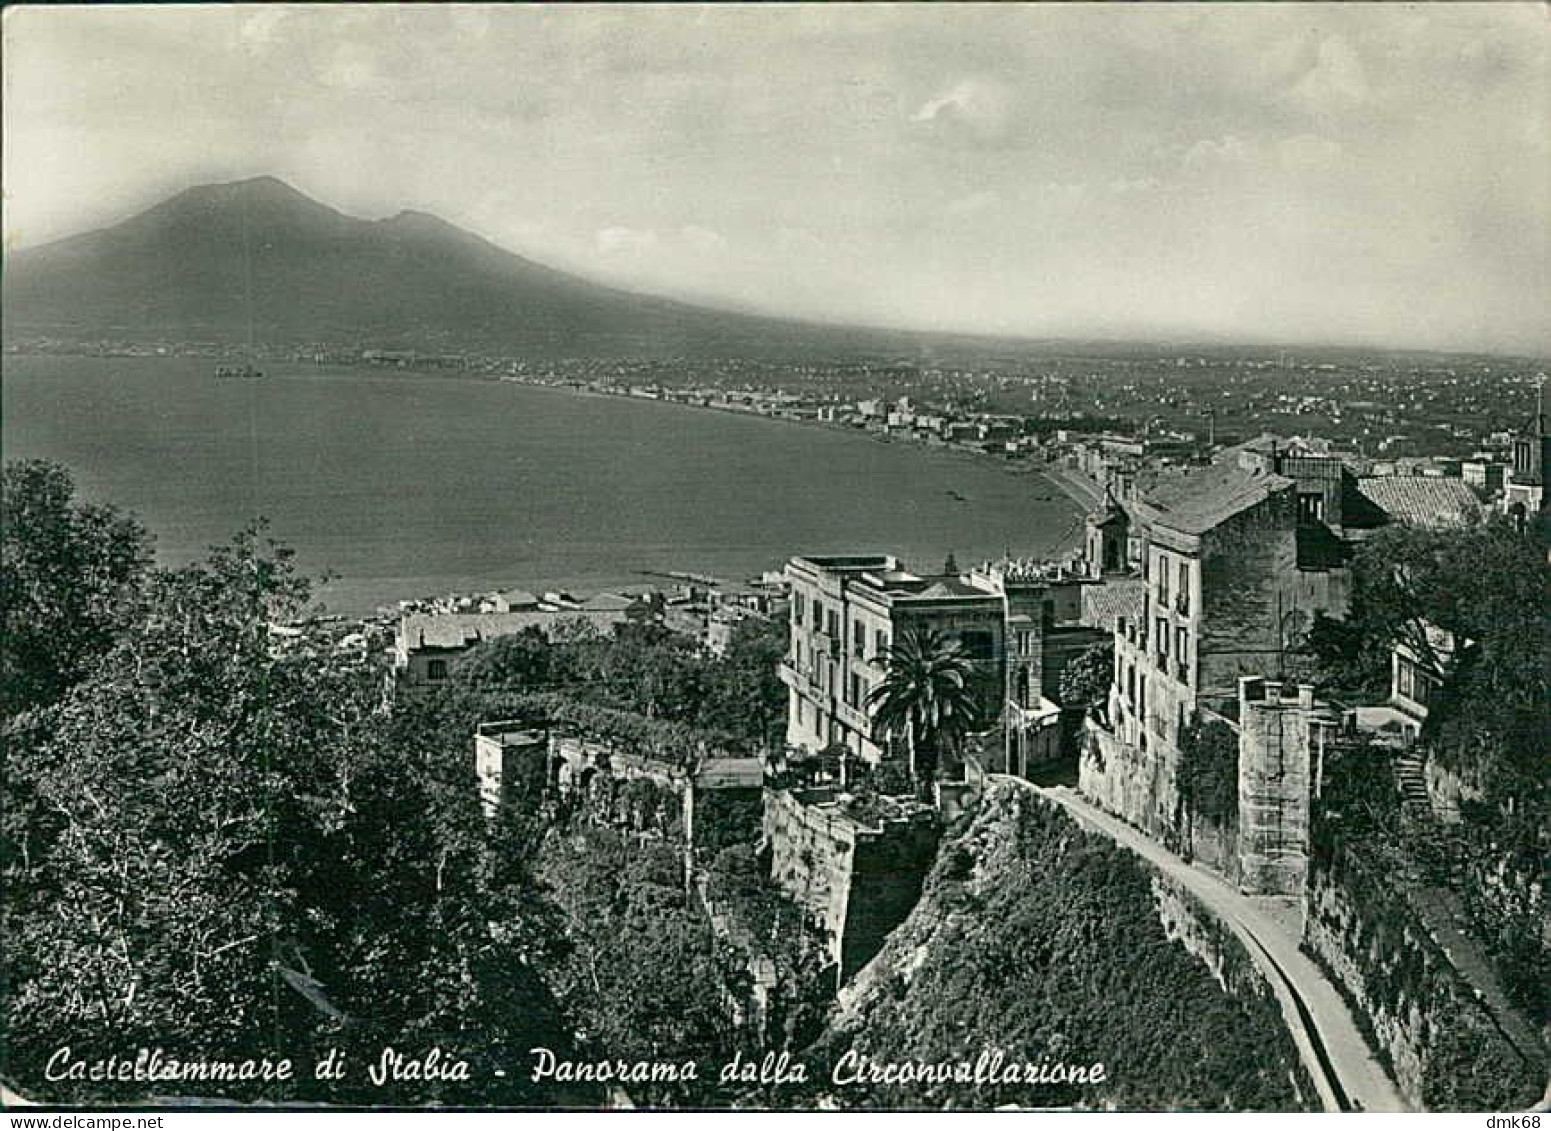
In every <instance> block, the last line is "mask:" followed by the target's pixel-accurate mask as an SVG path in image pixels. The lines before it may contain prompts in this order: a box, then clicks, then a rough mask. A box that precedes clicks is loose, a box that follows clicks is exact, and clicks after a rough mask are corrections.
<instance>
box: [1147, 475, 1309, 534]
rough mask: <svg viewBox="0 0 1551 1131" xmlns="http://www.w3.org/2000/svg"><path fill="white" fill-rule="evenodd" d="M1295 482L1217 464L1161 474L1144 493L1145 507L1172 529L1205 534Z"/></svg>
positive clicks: (1148, 513) (1154, 517) (1148, 512)
mask: <svg viewBox="0 0 1551 1131" xmlns="http://www.w3.org/2000/svg"><path fill="white" fill-rule="evenodd" d="M1292 484H1293V481H1292V480H1291V479H1288V478H1286V477H1285V476H1282V475H1267V474H1265V473H1263V472H1256V471H1246V470H1244V469H1242V468H1239V467H1235V466H1232V465H1225V464H1214V465H1212V466H1210V467H1200V468H1191V469H1190V470H1188V471H1183V472H1172V473H1164V474H1161V475H1159V476H1158V477H1157V478H1156V479H1154V480H1153V482H1152V484H1151V486H1150V487H1149V488H1148V490H1147V491H1146V494H1145V495H1144V496H1143V499H1142V507H1141V509H1142V510H1143V512H1144V514H1145V515H1146V517H1148V518H1150V519H1152V521H1153V522H1154V523H1156V524H1158V525H1160V526H1166V527H1168V528H1169V529H1170V530H1178V531H1180V532H1181V533H1184V534H1205V533H1206V532H1207V531H1208V530H1211V529H1212V528H1213V527H1215V526H1219V525H1221V524H1222V523H1223V522H1226V521H1227V520H1228V519H1230V518H1232V517H1233V516H1234V515H1236V514H1238V513H1240V512H1241V511H1245V510H1248V509H1249V508H1250V507H1252V506H1254V505H1255V504H1257V503H1259V502H1261V501H1262V500H1264V499H1267V498H1270V497H1271V496H1272V495H1274V494H1276V493H1277V492H1278V491H1281V490H1284V489H1285V488H1287V487H1291V486H1292Z"/></svg>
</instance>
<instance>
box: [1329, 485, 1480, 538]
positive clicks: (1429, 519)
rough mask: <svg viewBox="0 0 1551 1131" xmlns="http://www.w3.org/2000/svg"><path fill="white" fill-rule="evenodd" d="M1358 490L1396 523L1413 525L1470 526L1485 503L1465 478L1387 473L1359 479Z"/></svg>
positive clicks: (1434, 526) (1439, 526)
mask: <svg viewBox="0 0 1551 1131" xmlns="http://www.w3.org/2000/svg"><path fill="white" fill-rule="evenodd" d="M1357 489H1358V490H1359V491H1360V492H1361V493H1362V494H1363V495H1364V496H1365V497H1366V498H1368V499H1369V500H1371V501H1372V502H1373V503H1374V504H1375V505H1376V506H1378V507H1379V508H1380V509H1381V510H1383V511H1384V513H1385V514H1387V515H1389V517H1390V518H1391V519H1393V520H1394V521H1396V522H1405V523H1410V524H1411V525H1413V526H1423V527H1431V528H1434V529H1437V528H1443V527H1461V526H1468V525H1470V524H1471V523H1472V522H1474V521H1476V519H1477V518H1479V517H1480V515H1481V502H1480V500H1478V499H1477V498H1476V495H1475V492H1474V491H1472V490H1471V489H1470V488H1469V487H1467V486H1466V485H1465V482H1464V480H1462V479H1437V478H1434V477H1432V476H1412V475H1383V476H1375V477H1373V478H1367V479H1359V480H1358V481H1357Z"/></svg>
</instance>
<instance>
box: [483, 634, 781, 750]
mask: <svg viewBox="0 0 1551 1131" xmlns="http://www.w3.org/2000/svg"><path fill="white" fill-rule="evenodd" d="M785 651H786V621H785V620H784V619H783V618H779V617H778V618H775V619H774V620H769V621H765V620H758V619H749V620H744V621H740V622H739V623H738V624H737V625H736V626H735V627H734V629H733V632H732V638H731V641H730V642H729V644H728V647H727V652H726V655H724V656H720V657H718V656H711V655H707V654H705V653H703V652H701V651H700V650H699V649H698V648H696V647H695V645H694V643H693V642H692V641H690V640H688V639H686V638H685V637H683V636H681V635H679V634H677V633H674V632H670V631H669V630H668V629H666V628H664V627H663V626H662V625H660V624H656V623H639V622H631V623H627V624H624V625H621V626H619V627H618V628H617V629H615V631H614V632H613V633H612V634H610V635H603V634H601V633H598V632H596V631H594V630H591V629H590V628H589V627H587V626H578V627H577V628H575V629H573V630H572V631H571V632H570V633H569V634H566V635H561V636H560V638H559V639H556V640H554V641H550V640H549V639H547V638H546V637H545V635H544V634H543V633H542V632H540V631H539V630H537V629H529V630H527V631H525V632H522V633H518V634H517V635H515V636H509V637H502V638H499V639H496V640H492V641H489V642H487V643H485V644H482V645H480V646H479V647H478V648H476V649H474V651H473V653H472V654H471V655H470V656H468V657H467V658H466V659H465V660H464V661H463V662H461V663H460V664H459V665H458V666H457V667H456V669H454V671H455V682H456V684H457V686H458V687H460V688H462V689H464V690H466V691H468V692H471V693H477V694H480V695H484V696H486V697H488V698H489V700H490V701H491V702H493V703H501V702H511V703H513V704H514V708H516V707H521V706H522V703H523V702H524V701H523V700H520V699H513V698H512V697H513V696H525V697H527V700H526V702H527V703H528V704H529V706H530V707H532V709H534V710H540V711H544V712H546V713H548V714H549V716H550V717H552V718H555V719H556V720H557V721H561V722H568V721H570V722H575V723H577V725H580V726H583V727H584V728H585V729H587V730H589V732H591V733H595V734H608V735H614V736H617V737H618V738H619V740H621V741H625V742H630V743H633V744H635V745H637V746H639V747H641V748H643V749H645V748H647V747H659V748H663V749H666V748H669V747H675V746H676V747H678V748H683V747H684V746H686V744H687V745H689V746H694V745H696V744H699V745H706V744H710V746H711V747H712V748H714V749H719V750H722V751H724V752H740V753H755V752H758V751H762V750H770V749H772V748H773V747H774V746H776V745H778V744H779V742H780V740H781V738H782V736H783V732H782V726H781V723H782V720H783V719H784V717H785V708H786V692H785V689H784V688H783V687H782V685H781V682H780V680H779V679H778V678H777V676H776V665H777V663H778V661H779V660H780V658H781V656H782V655H783V654H784V653H785Z"/></svg>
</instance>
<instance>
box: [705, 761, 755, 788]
mask: <svg viewBox="0 0 1551 1131" xmlns="http://www.w3.org/2000/svg"><path fill="white" fill-rule="evenodd" d="M764 783H765V763H764V762H763V761H761V760H760V759H758V758H710V759H707V760H706V762H705V763H704V764H703V765H702V766H701V767H700V772H699V773H698V774H696V775H695V784H696V785H698V786H699V787H700V788H701V789H758V788H759V787H760V786H762V785H763V784H764Z"/></svg>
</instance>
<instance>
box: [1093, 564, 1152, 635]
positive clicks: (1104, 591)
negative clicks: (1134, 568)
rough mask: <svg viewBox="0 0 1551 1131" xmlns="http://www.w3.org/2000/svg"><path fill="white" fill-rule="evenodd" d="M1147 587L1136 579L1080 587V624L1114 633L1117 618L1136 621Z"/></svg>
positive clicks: (1129, 578) (1140, 613) (1140, 580)
mask: <svg viewBox="0 0 1551 1131" xmlns="http://www.w3.org/2000/svg"><path fill="white" fill-rule="evenodd" d="M1146 593H1147V583H1146V582H1145V581H1143V580H1142V579H1141V578H1139V577H1127V578H1124V579H1120V580H1114V581H1105V582H1101V583H1100V584H1098V585H1084V586H1083V587H1082V623H1083V624H1091V625H1094V626H1096V627H1098V628H1103V629H1108V630H1109V631H1110V632H1113V631H1114V630H1115V621H1116V620H1117V619H1119V618H1120V617H1125V618H1126V619H1127V620H1132V621H1134V620H1136V619H1137V618H1138V617H1140V616H1141V615H1142V607H1143V604H1144V598H1145V596H1146Z"/></svg>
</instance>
